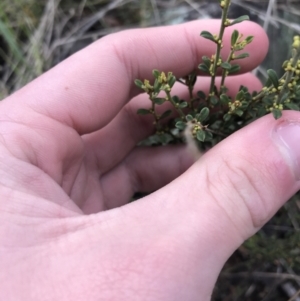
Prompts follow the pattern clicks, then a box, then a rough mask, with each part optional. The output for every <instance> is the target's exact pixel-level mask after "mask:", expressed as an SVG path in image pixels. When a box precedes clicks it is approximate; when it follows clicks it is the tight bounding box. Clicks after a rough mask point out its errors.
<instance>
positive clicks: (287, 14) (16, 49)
mask: <svg viewBox="0 0 300 301" xmlns="http://www.w3.org/2000/svg"><path fill="white" fill-rule="evenodd" d="M216 2H217V1H196V0H139V1H137V0H136V1H134V0H112V1H107V0H64V1H61V0H47V1H46V0H45V1H36V0H1V1H0V99H1V98H4V97H5V96H7V95H9V94H10V93H12V92H13V91H15V90H17V89H19V88H20V87H22V86H24V85H25V84H26V83H28V82H29V81H31V80H32V79H34V78H35V77H37V76H39V75H40V74H42V73H43V72H45V71H46V70H48V69H49V68H51V67H52V66H54V65H56V64H57V63H59V62H60V61H62V60H63V59H65V58H66V57H68V56H69V55H71V54H72V53H73V52H74V51H77V50H79V49H81V48H83V47H85V46H86V45H88V44H89V43H91V42H93V41H94V40H96V39H98V38H101V37H102V36H104V35H107V34H109V33H113V32H116V31H119V30H123V29H126V28H132V27H145V26H155V25H161V24H174V23H181V22H185V21H187V20H191V19H196V18H211V17H218V9H217V7H216V6H215V5H214V4H215V3H216ZM232 2H233V3H234V5H232V11H233V12H234V14H235V16H238V15H240V14H250V16H251V18H252V19H254V20H255V21H256V22H258V23H260V24H261V25H262V26H263V27H264V28H265V30H266V31H267V32H268V34H269V36H270V40H271V47H270V52H269V56H268V58H267V59H266V61H265V62H264V64H262V66H260V67H259V68H258V70H257V71H256V72H257V73H258V75H259V76H260V77H261V78H262V79H263V78H264V76H265V75H266V69H267V68H273V69H275V70H278V71H279V70H280V66H281V63H282V62H283V60H285V59H286V58H287V57H288V53H289V45H290V43H291V40H292V36H293V35H294V34H300V2H299V0H294V1H293V0H281V1H279V0H270V1H260V0H256V1H254V0H251V1H246V0H232ZM232 17H234V16H232ZM299 224H300V199H299V197H298V196H296V197H295V198H294V199H293V200H292V201H291V202H289V203H288V204H287V205H286V206H285V207H284V208H283V209H281V211H280V212H279V213H278V214H277V216H276V218H275V219H273V220H272V221H271V222H270V223H269V224H268V225H266V227H265V228H264V229H263V230H262V231H261V232H260V233H259V234H258V235H256V236H255V237H253V238H252V239H250V240H249V241H248V242H247V243H246V244H245V245H244V246H243V247H241V248H240V249H239V250H238V251H237V252H236V253H235V254H234V256H233V257H232V258H231V259H230V260H229V261H228V263H227V264H226V266H225V268H224V272H223V274H222V276H221V278H220V281H219V282H218V285H217V288H216V293H215V297H214V300H255V301H259V300H263V301H267V300H296V301H299V300H300V297H299V289H300V279H299V277H298V276H296V274H299V273H300V235H299V233H300V226H299Z"/></svg>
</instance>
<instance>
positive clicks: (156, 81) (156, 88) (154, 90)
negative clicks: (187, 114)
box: [153, 79, 162, 93]
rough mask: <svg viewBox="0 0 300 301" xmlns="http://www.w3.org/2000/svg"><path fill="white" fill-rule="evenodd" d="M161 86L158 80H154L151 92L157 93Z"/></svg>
mask: <svg viewBox="0 0 300 301" xmlns="http://www.w3.org/2000/svg"><path fill="white" fill-rule="evenodd" d="M161 86H162V84H161V83H160V82H159V81H158V79H156V80H155V82H154V85H153V92H154V93H158V92H159V91H160V88H161Z"/></svg>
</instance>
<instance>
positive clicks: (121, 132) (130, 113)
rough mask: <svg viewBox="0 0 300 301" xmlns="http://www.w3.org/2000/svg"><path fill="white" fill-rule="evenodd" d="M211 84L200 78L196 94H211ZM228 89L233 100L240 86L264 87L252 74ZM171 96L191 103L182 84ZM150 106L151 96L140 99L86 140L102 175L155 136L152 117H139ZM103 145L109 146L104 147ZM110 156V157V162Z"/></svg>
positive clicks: (236, 78)
mask: <svg viewBox="0 0 300 301" xmlns="http://www.w3.org/2000/svg"><path fill="white" fill-rule="evenodd" d="M218 82H220V79H217V84H218ZM209 84H210V78H208V77H199V78H198V80H197V84H196V86H195V93H196V92H197V91H199V90H203V91H205V92H208V89H209ZM226 85H227V87H228V88H229V95H230V96H232V97H234V96H235V95H236V93H237V91H238V89H239V87H240V86H241V85H245V86H247V87H249V89H250V91H259V90H260V89H261V86H262V85H261V83H260V81H259V80H258V79H257V77H255V76H254V75H253V74H251V73H246V74H242V75H238V76H232V77H229V78H228V79H227V82H226ZM172 94H173V95H178V96H179V98H180V99H188V97H189V92H188V89H187V88H186V87H185V86H183V85H181V84H177V85H175V86H174V88H173V89H172ZM150 106H151V103H150V100H149V98H148V96H147V95H145V94H142V95H139V96H137V97H135V98H134V99H133V100H132V101H130V103H128V104H127V105H126V106H125V107H124V108H123V110H121V112H120V113H119V114H118V115H117V117H116V118H115V119H114V120H113V121H112V122H110V124H108V125H107V126H106V127H105V128H103V129H102V130H100V131H98V132H95V133H92V134H90V135H87V136H84V137H83V139H84V141H85V144H86V146H87V150H88V151H89V152H90V153H89V154H90V155H91V156H88V157H91V158H92V162H93V163H92V164H93V165H94V166H95V161H96V162H97V168H98V170H99V172H100V173H105V172H106V171H108V170H109V169H111V168H113V167H114V166H116V165H117V164H119V162H120V161H121V160H122V159H124V158H125V157H126V156H127V155H128V153H129V152H130V151H131V150H132V149H133V148H134V147H135V146H136V145H137V143H138V142H140V141H141V140H143V139H145V138H146V137H148V136H149V135H151V134H152V133H153V131H154V125H153V116H152V115H147V116H141V115H138V114H137V113H136V112H137V110H138V109H140V108H149V107H150ZM167 109H173V108H172V106H171V105H170V104H168V103H166V104H164V105H163V106H159V107H158V113H159V114H160V113H163V112H164V111H165V110H167ZM103 141H106V142H107V143H103ZM107 154H110V155H111V156H110V157H109V158H107ZM94 158H96V159H94Z"/></svg>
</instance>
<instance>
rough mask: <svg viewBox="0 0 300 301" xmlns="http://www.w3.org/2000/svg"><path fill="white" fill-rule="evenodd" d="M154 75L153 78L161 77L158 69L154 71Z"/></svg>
mask: <svg viewBox="0 0 300 301" xmlns="http://www.w3.org/2000/svg"><path fill="white" fill-rule="evenodd" d="M152 74H153V76H154V77H155V78H158V77H159V76H160V72H159V71H158V70H156V69H154V70H153V71H152Z"/></svg>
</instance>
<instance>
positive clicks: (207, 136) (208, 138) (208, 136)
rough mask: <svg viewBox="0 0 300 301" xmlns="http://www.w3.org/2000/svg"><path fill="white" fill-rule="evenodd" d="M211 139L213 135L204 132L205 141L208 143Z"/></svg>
mask: <svg viewBox="0 0 300 301" xmlns="http://www.w3.org/2000/svg"><path fill="white" fill-rule="evenodd" d="M212 139H213V134H212V133H211V132H208V131H206V132H205V141H210V140H212Z"/></svg>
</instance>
